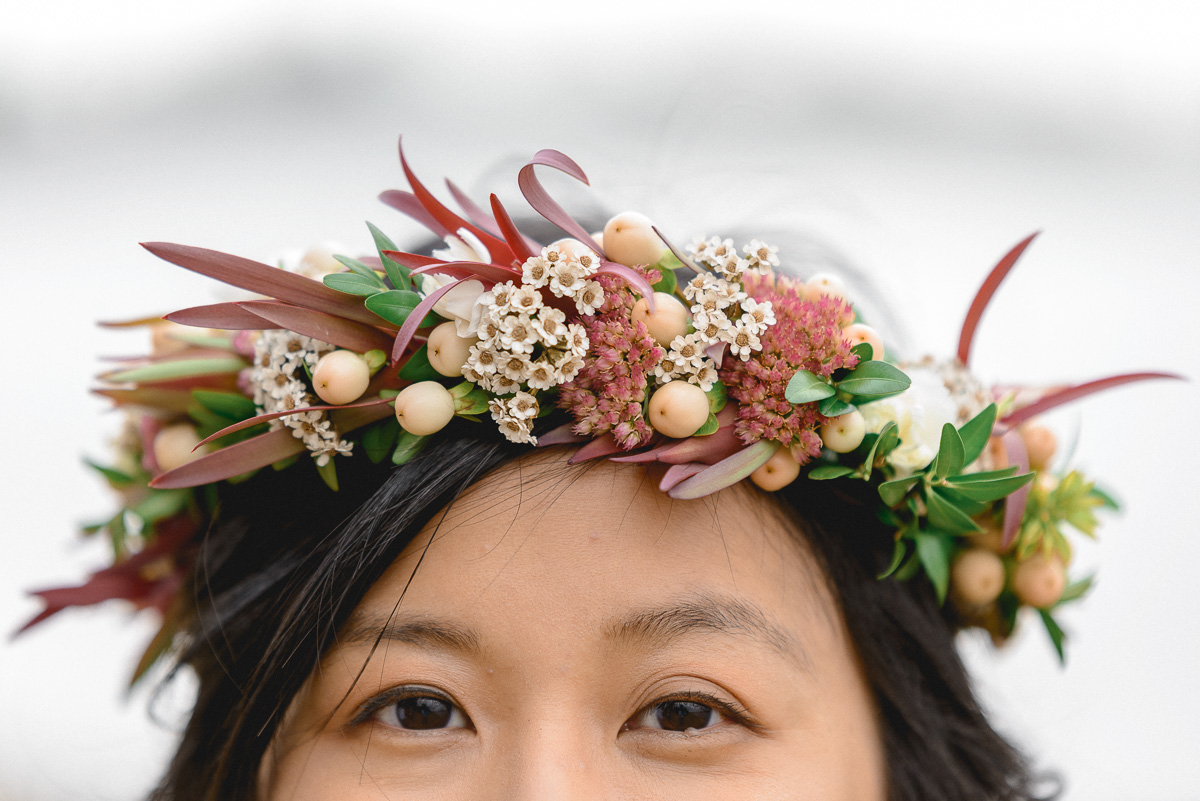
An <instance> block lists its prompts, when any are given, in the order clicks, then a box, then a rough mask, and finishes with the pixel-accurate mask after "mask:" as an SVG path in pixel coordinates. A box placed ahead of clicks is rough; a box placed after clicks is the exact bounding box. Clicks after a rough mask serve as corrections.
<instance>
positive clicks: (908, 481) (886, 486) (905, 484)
mask: <svg viewBox="0 0 1200 801" xmlns="http://www.w3.org/2000/svg"><path fill="white" fill-rule="evenodd" d="M920 480H921V477H920V476H908V477H907V478H897V479H894V480H892V481H885V482H883V483H882V484H880V485H879V497H880V498H882V499H883V502H884V503H885V504H887V506H888V507H889V508H891V507H893V506H895V505H896V504H898V503H900V501H902V500H904V496H905V495H907V494H908V491H909V490H911V489H912V488H913V486H915V485H916V483H917V482H918V481H920Z"/></svg>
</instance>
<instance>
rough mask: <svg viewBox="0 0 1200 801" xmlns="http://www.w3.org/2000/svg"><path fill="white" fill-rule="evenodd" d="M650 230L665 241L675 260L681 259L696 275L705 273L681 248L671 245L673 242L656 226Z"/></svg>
mask: <svg viewBox="0 0 1200 801" xmlns="http://www.w3.org/2000/svg"><path fill="white" fill-rule="evenodd" d="M650 230H651V231H653V232H654V233H656V234H658V238H659V239H661V240H662V241H663V244H664V245H666V246H667V250H669V251H671V253H673V254H675V258H677V259H679V261H680V262H682V263H683V266H685V267H687V268H688V269H689V270H691V271H692V272H694V273H702V272H705V271H704V270H703V269H701V268H700V267H697V266H696V263H695V262H694V261H692V260H691V259H689V258H688V256H687V254H686V253H684V252H683V251H682V250H680V249H679V248H677V247H675V246H674V245H673V244H671V240H669V239H667V238H666V237H665V236H663V232H662V231H660V230H658V227H657V226H654V225H652V226H650Z"/></svg>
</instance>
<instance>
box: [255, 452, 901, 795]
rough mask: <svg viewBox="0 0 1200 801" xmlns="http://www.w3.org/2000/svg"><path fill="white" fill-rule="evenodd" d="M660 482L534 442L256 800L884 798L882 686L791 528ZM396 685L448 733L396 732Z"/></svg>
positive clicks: (475, 506) (425, 561)
mask: <svg viewBox="0 0 1200 801" xmlns="http://www.w3.org/2000/svg"><path fill="white" fill-rule="evenodd" d="M658 478H659V476H658V474H657V473H656V472H655V470H653V469H649V470H647V469H644V468H640V467H634V466H632V465H615V464H611V463H607V462H604V463H599V464H591V465H584V466H581V467H569V466H568V465H566V464H565V455H564V454H562V453H557V452H555V451H546V452H536V453H534V454H532V455H531V456H529V457H526V458H524V459H522V460H521V461H520V462H518V463H516V464H515V465H509V466H507V467H505V468H502V469H500V470H498V471H496V472H493V473H492V474H490V475H489V476H488V477H486V478H484V479H483V480H482V481H481V482H479V483H477V484H476V485H475V486H474V487H472V488H471V489H470V490H469V491H468V492H467V493H465V494H464V495H463V497H462V498H460V499H459V501H457V502H456V503H455V504H453V505H452V506H451V507H449V509H448V510H447V511H446V513H445V515H444V518H443V519H441V520H440V524H439V523H438V521H437V520H436V519H435V521H434V523H432V524H431V525H429V526H427V527H426V529H425V530H424V531H423V532H422V533H421V535H420V536H418V537H417V538H416V540H415V541H414V543H413V544H412V546H410V548H409V549H408V550H407V551H406V552H405V553H404V554H403V555H402V556H401V557H400V559H398V560H397V561H396V562H395V563H394V564H393V565H392V566H391V567H390V568H389V569H388V571H387V572H386V573H385V574H384V576H383V577H382V578H381V579H380V580H379V581H378V582H377V583H376V585H375V586H374V587H373V588H372V589H371V590H370V592H369V593H368V594H367V596H366V597H365V598H364V599H363V601H362V603H361V604H360V606H359V607H358V608H357V610H356V611H355V613H354V615H353V616H352V618H351V619H350V621H349V622H348V623H347V625H346V626H345V628H344V629H343V631H342V633H341V636H340V637H339V640H340V642H339V644H338V645H337V646H336V647H335V648H333V649H332V650H331V652H330V653H329V654H328V655H327V656H326V658H325V659H324V660H323V662H322V664H321V666H320V669H319V670H318V671H316V672H315V673H314V675H313V677H312V678H311V679H310V681H309V682H308V684H307V686H306V688H305V689H304V691H303V692H302V693H301V694H300V695H299V696H298V697H297V698H296V699H295V700H294V702H293V703H292V705H291V707H290V708H289V710H288V713H287V715H286V716H285V719H284V721H283V723H282V724H281V727H280V729H279V731H278V732H277V734H276V737H275V740H274V742H273V744H272V747H271V748H270V749H269V751H268V754H267V756H266V758H265V760H264V762H263V765H262V769H261V771H260V787H261V790H262V797H263V798H267V799H272V800H276V799H295V801H316V800H319V799H350V800H351V801H353V800H354V799H384V798H387V799H417V798H420V799H429V798H436V799H447V800H450V799H454V800H457V799H464V800H465V799H474V800H475V801H481V800H483V801H486V800H487V799H506V800H507V801H518V800H519V799H585V798H586V799H623V800H628V799H651V798H653V799H695V798H699V797H703V798H705V799H746V798H763V799H797V800H798V799H826V800H830V801H836V800H837V799H846V801H850V800H851V799H853V801H873V800H874V801H882V800H883V799H884V797H885V790H884V787H885V778H884V777H885V769H884V760H883V748H882V744H881V740H880V734H879V727H878V724H877V721H876V713H875V710H874V705H873V701H872V696H871V693H870V691H869V688H868V686H867V684H866V682H865V680H864V678H863V675H862V671H861V668H860V666H859V664H858V661H857V658H856V656H855V653H854V649H853V647H852V644H851V642H850V639H849V636H848V634H847V632H846V629H845V625H844V623H843V621H842V618H841V615H840V613H839V611H838V609H837V607H836V605H835V603H834V601H833V600H832V598H831V596H830V593H829V591H828V590H827V589H826V586H825V581H824V578H823V576H822V575H820V573H819V572H818V570H817V568H816V567H815V563H814V561H813V559H812V557H811V556H810V555H809V554H808V553H807V551H806V548H805V546H804V544H803V543H802V542H801V541H800V540H799V539H798V537H797V536H796V534H795V524H793V523H791V522H789V521H788V519H787V518H786V517H785V516H783V514H782V513H781V512H780V511H779V510H778V509H777V508H776V507H775V506H774V505H773V504H772V503H771V502H770V501H769V496H764V495H762V494H760V493H758V492H757V491H755V490H753V489H752V488H749V487H748V486H747V485H745V484H742V485H739V486H738V487H734V488H730V489H728V490H725V491H722V492H721V493H718V494H717V495H715V496H711V497H709V498H706V499H703V500H700V501H672V500H671V499H670V498H668V497H667V496H666V495H664V494H663V493H662V492H660V491H659V490H658V489H657V483H658ZM418 562H420V567H419V569H417V570H416V572H415V575H414V569H415V568H416V567H417V564H418ZM410 578H411V584H409V581H410ZM406 585H408V588H407V591H405V586H406ZM401 596H403V600H402V602H401V603H398V600H399V599H401ZM381 632H382V639H380V640H379V642H378V647H373V646H374V644H375V642H376V638H377V637H379V636H380V634H381ZM405 688H408V689H405ZM398 694H407V695H414V694H415V695H417V696H426V697H433V698H434V699H443V700H435V701H432V702H428V703H433V704H435V705H436V708H437V709H438V710H440V711H441V712H443V713H445V714H444V715H443V717H441V718H436V720H437V721H438V724H439V725H440V723H441V721H443V720H444V721H445V723H446V725H445V726H444V727H442V728H435V729H424V730H413V729H411V728H407V729H406V728H404V726H405V725H411V724H410V723H408V724H406V723H403V722H402V721H401V718H400V714H399V712H400V710H401V707H404V708H405V709H411V708H413V705H414V704H415V703H418V702H415V701H412V700H407V701H401V702H400V704H399V706H398V705H397V701H398V700H399V699H398V698H397V695H398ZM450 702H453V704H454V705H455V706H454V707H453V708H452V707H450V706H449V703H450ZM679 702H683V703H682V705H681V704H680V703H679ZM451 709H453V710H454V711H453V712H452V713H451V712H450V710H451ZM681 711H682V713H686V714H684V715H683V716H682V717H680V714H681ZM672 713H676V714H675V716H674V717H673V716H672ZM408 720H411V718H408ZM681 723H691V724H698V725H692V726H691V730H688V731H682V730H671V729H672V728H674V729H680V728H682V726H681Z"/></svg>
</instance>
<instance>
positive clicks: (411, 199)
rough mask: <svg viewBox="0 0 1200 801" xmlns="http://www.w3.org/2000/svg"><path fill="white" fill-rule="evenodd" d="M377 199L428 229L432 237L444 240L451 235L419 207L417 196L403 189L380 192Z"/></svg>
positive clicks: (422, 207) (423, 208)
mask: <svg viewBox="0 0 1200 801" xmlns="http://www.w3.org/2000/svg"><path fill="white" fill-rule="evenodd" d="M379 199H380V200H381V201H383V202H384V203H385V204H386V205H388V206H391V207H392V208H393V209H395V210H396V211H398V212H400V213H401V214H404V215H407V216H408V217H410V218H412V219H413V220H416V221H417V222H419V223H420V224H421V225H423V226H425V227H426V228H428V229H429V231H430V232H431V233H432V234H433V235H434V236H440V237H442V238H443V239H445V238H446V236H447V235H448V234H450V233H451V232H450V231H449V230H447V229H446V226H444V225H442V224H441V223H440V222H438V221H437V220H436V219H434V217H433V215H432V214H430V213H429V212H427V211H426V210H425V207H424V206H422V205H421V201H419V200H417V196H416V195H414V194H413V193H412V192H405V191H404V190H403V189H389V190H387V191H386V192H381V193H380V194H379Z"/></svg>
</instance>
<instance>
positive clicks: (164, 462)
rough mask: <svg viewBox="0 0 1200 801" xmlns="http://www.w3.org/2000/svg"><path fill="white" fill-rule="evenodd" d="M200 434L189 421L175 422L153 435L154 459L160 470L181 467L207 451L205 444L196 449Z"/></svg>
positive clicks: (164, 470)
mask: <svg viewBox="0 0 1200 801" xmlns="http://www.w3.org/2000/svg"><path fill="white" fill-rule="evenodd" d="M199 444H200V434H199V433H198V432H197V431H196V427H195V426H194V425H192V424H191V423H175V424H174V425H169V426H166V427H164V428H163V429H162V430H161V431H159V432H158V433H157V434H155V435H154V445H153V448H154V461H155V462H157V463H158V469H159V470H161V471H162V472H164V473H165V472H167V471H168V470H174V469H175V468H176V467H183V466H184V465H185V464H187V463H188V462H193V461H195V460H196V459H199V458H200V457H201V456H203V455H204V454H206V453H208V448H207V446H206V447H204V448H199V449H196V446H197V445H199Z"/></svg>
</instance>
